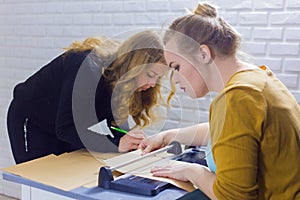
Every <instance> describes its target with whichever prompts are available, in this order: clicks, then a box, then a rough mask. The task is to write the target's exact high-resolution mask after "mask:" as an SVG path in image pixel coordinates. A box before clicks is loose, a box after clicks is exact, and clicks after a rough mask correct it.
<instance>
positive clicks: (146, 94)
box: [66, 31, 174, 128]
mask: <svg viewBox="0 0 300 200" xmlns="http://www.w3.org/2000/svg"><path fill="white" fill-rule="evenodd" d="M66 50H67V51H86V50H95V52H96V53H97V55H98V56H99V57H100V58H101V60H102V61H104V63H105V65H106V66H104V67H106V69H105V71H104V73H103V74H102V75H103V77H104V78H105V79H106V80H107V81H108V82H109V84H110V86H111V88H112V89H113V90H114V93H115V94H116V95H114V96H112V100H111V101H112V102H111V104H112V111H113V115H114V119H115V121H114V122H112V124H113V125H121V124H123V123H124V122H125V121H126V120H127V119H128V116H129V115H131V116H132V118H133V120H134V121H135V123H136V126H139V127H142V128H143V127H146V126H148V125H150V124H151V122H153V121H155V120H156V119H158V117H157V116H156V115H155V114H154V112H153V111H152V107H153V106H155V105H158V104H159V102H160V101H159V100H161V102H162V103H164V101H163V98H162V95H161V92H160V82H159V81H158V82H157V83H156V85H155V87H153V88H149V89H147V90H146V91H141V92H138V91H135V89H137V88H136V83H135V82H134V81H132V80H134V78H135V77H137V76H138V75H139V74H141V73H142V72H143V71H144V70H145V69H146V68H147V67H149V66H150V65H149V64H151V63H160V64H162V67H163V66H165V67H166V61H165V59H164V55H163V44H162V40H161V38H160V36H159V35H158V34H157V33H156V32H154V31H142V32H140V33H137V34H135V35H133V36H132V37H130V38H129V39H127V40H126V41H124V42H123V43H122V44H120V43H119V42H117V41H114V40H111V39H108V38H106V37H104V36H102V37H99V38H87V39H86V40H84V41H83V42H80V41H75V42H73V43H72V44H71V45H70V46H69V47H68V48H66ZM173 95H174V92H173V91H171V92H170V95H169V97H168V101H167V103H168V104H169V103H170V99H171V97H172V96H173ZM136 126H135V127H136Z"/></svg>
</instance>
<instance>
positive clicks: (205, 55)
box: [199, 44, 213, 64]
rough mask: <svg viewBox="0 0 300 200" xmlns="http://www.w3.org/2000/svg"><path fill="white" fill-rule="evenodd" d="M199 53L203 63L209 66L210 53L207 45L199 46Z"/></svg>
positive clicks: (210, 60)
mask: <svg viewBox="0 0 300 200" xmlns="http://www.w3.org/2000/svg"><path fill="white" fill-rule="evenodd" d="M199 52H200V56H201V60H202V62H203V63H205V64H210V63H211V62H212V60H213V59H212V52H211V51H210V48H209V47H208V46H207V45H205V44H202V45H200V47H199Z"/></svg>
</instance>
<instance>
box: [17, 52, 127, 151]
mask: <svg viewBox="0 0 300 200" xmlns="http://www.w3.org/2000/svg"><path fill="white" fill-rule="evenodd" d="M102 67H104V66H103V63H102V61H101V59H100V58H99V57H98V56H97V55H96V54H95V53H94V52H93V51H83V52H78V51H77V52H75V51H70V52H67V53H64V54H62V55H59V56H58V57H56V58H55V59H54V60H52V61H51V62H50V63H48V64H47V65H45V66H44V67H42V68H41V69H40V70H39V71H37V72H36V73H35V74H33V75H32V76H31V77H29V78H28V79H27V80H26V81H25V82H23V83H20V84H18V85H17V86H16V87H15V89H14V94H13V101H14V102H15V103H16V104H18V105H19V106H21V107H22V108H24V109H22V110H20V115H24V116H25V117H27V118H28V119H29V121H30V122H31V124H34V125H35V126H37V127H39V129H40V131H41V134H47V135H48V136H49V135H52V136H53V138H55V139H56V140H57V145H56V147H49V148H53V153H56V154H59V153H63V152H66V151H69V150H70V149H79V148H88V149H91V150H94V151H101V152H107V151H117V146H118V144H119V140H120V138H121V137H122V136H123V135H124V134H122V133H119V132H115V131H114V130H111V131H112V132H113V134H114V136H115V137H114V138H112V137H110V136H105V135H100V134H98V133H95V132H92V131H90V130H88V129H87V128H88V127H90V126H92V125H93V124H95V123H97V122H99V121H102V120H103V119H106V120H107V124H108V127H110V124H111V122H112V121H113V115H112V111H111V94H112V88H111V86H110V85H109V83H108V82H107V80H105V79H104V78H103V77H101V68H102ZM122 128H124V129H128V125H127V124H126V125H124V127H122ZM37 142H38V141H37ZM65 143H67V144H68V145H64V144H65Z"/></svg>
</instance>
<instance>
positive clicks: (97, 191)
mask: <svg viewBox="0 0 300 200" xmlns="http://www.w3.org/2000/svg"><path fill="white" fill-rule="evenodd" d="M3 179H5V180H8V181H12V182H16V183H20V184H24V185H28V186H31V187H35V188H38V189H41V190H45V191H48V192H52V193H56V194H60V195H63V196H66V197H70V198H74V199H87V200H89V199H90V200H92V199H93V200H95V199H98V200H107V199H110V200H128V199H131V200H143V199H151V200H158V199H177V198H179V197H181V196H183V195H184V194H186V193H187V192H186V191H185V190H182V189H179V188H177V187H171V188H168V189H166V190H164V191H162V192H160V193H159V194H157V195H156V196H153V197H150V196H143V195H136V194H130V193H125V192H119V191H115V190H105V189H102V188H100V187H92V188H85V187H79V188H76V189H73V190H70V191H65V190H61V189H58V188H55V187H52V186H49V185H45V184H42V183H38V182H35V181H32V180H29V179H26V178H23V177H20V176H17V175H14V174H11V173H8V172H3Z"/></svg>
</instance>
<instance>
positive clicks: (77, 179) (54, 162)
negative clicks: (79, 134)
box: [2, 151, 105, 191]
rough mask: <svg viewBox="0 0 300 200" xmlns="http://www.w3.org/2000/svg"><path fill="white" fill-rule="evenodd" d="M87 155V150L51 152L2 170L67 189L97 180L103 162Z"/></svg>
mask: <svg viewBox="0 0 300 200" xmlns="http://www.w3.org/2000/svg"><path fill="white" fill-rule="evenodd" d="M87 155H88V152H85V151H75V152H72V153H64V154H62V155H60V156H56V155H53V154H52V155H49V156H46V157H42V158H39V159H35V160H32V161H28V162H25V163H21V164H18V165H15V166H12V167H7V168H4V169H2V170H3V171H6V172H9V173H12V174H15V175H19V176H21V177H24V178H27V179H29V180H32V181H36V182H39V183H42V184H45V185H49V186H53V187H55V188H59V189H62V190H66V191H69V190H72V189H75V188H78V187H80V186H82V185H84V184H87V183H91V182H92V181H95V180H98V172H99V169H100V167H101V166H104V165H105V163H103V162H102V161H101V160H97V159H96V158H95V157H93V156H91V155H89V156H87Z"/></svg>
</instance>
